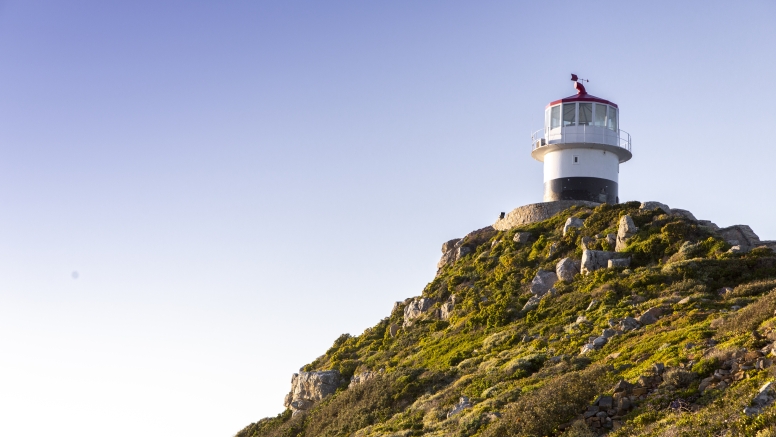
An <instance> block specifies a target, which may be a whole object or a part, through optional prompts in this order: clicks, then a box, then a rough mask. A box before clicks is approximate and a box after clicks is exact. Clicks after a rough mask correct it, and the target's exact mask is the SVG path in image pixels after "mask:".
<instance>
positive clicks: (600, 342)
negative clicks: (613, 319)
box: [592, 336, 609, 349]
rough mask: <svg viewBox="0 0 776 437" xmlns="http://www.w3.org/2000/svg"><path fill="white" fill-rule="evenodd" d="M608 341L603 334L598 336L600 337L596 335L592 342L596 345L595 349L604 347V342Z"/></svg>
mask: <svg viewBox="0 0 776 437" xmlns="http://www.w3.org/2000/svg"><path fill="white" fill-rule="evenodd" d="M608 341H609V339H608V338H606V337H604V336H600V337H596V339H595V340H593V342H592V343H593V346H595V347H596V349H601V348H602V347H604V346H605V345H606V343H607V342H608Z"/></svg>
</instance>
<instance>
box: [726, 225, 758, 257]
mask: <svg viewBox="0 0 776 437" xmlns="http://www.w3.org/2000/svg"><path fill="white" fill-rule="evenodd" d="M717 233H718V234H719V236H720V237H722V238H723V239H725V241H726V242H727V243H728V244H730V245H731V246H739V247H738V250H737V251H736V252H748V251H750V250H752V249H754V248H755V247H757V246H760V244H761V243H762V242H761V241H760V237H758V236H757V234H755V233H754V231H753V230H752V228H750V227H749V226H747V225H733V226H728V227H726V228H722V229H720V230H718V231H717Z"/></svg>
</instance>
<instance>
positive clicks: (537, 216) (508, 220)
mask: <svg viewBox="0 0 776 437" xmlns="http://www.w3.org/2000/svg"><path fill="white" fill-rule="evenodd" d="M577 205H579V206H586V207H588V208H595V207H596V206H598V205H600V203H596V202H588V201H586V200H558V201H555V202H542V203H532V204H530V205H524V206H521V207H518V208H515V209H513V210H512V211H510V212H509V213H508V214H506V215H505V216H504V218H503V219H502V218H500V219H498V220H496V223H494V224H493V228H494V229H496V230H497V231H508V230H510V229H512V228H514V227H517V226H520V225H527V224H530V223H536V222H540V221H542V220H547V219H548V218H550V217H552V216H554V215H555V214H558V213H559V212H562V211H564V210H566V209H568V208H571V207H572V206H577Z"/></svg>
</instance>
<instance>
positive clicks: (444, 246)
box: [442, 238, 461, 253]
mask: <svg viewBox="0 0 776 437" xmlns="http://www.w3.org/2000/svg"><path fill="white" fill-rule="evenodd" d="M459 241H461V239H460V238H453V239H452V240H450V241H446V242H444V243H442V253H447V252H449V251H450V250H452V249H453V247H455V245H456V244H457V243H458V242H459Z"/></svg>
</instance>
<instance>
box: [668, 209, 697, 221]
mask: <svg viewBox="0 0 776 437" xmlns="http://www.w3.org/2000/svg"><path fill="white" fill-rule="evenodd" d="M671 215H674V216H677V217H684V218H686V219H688V220H692V221H694V222H697V221H698V219H697V218H695V216H694V215H693V214H692V213H691V212H690V211H687V210H686V209H677V208H674V209H672V210H671Z"/></svg>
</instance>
